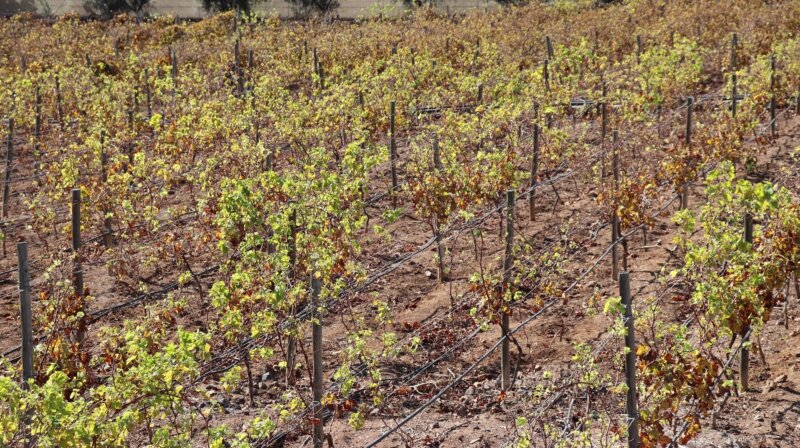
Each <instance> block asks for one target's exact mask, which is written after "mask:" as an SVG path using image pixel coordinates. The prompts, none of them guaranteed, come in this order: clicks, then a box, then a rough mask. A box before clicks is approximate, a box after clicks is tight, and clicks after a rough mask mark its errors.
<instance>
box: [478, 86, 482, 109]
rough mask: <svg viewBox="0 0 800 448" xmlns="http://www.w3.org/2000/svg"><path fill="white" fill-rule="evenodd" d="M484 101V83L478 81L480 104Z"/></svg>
mask: <svg viewBox="0 0 800 448" xmlns="http://www.w3.org/2000/svg"><path fill="white" fill-rule="evenodd" d="M482 102H483V83H482V82H478V104H481V103H482Z"/></svg>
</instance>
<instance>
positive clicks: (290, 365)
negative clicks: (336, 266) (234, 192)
mask: <svg viewBox="0 0 800 448" xmlns="http://www.w3.org/2000/svg"><path fill="white" fill-rule="evenodd" d="M290 204H294V201H292V202H291V203H290ZM288 243H289V254H288V255H289V269H290V273H289V276H290V278H291V279H292V280H294V279H295V278H296V277H297V275H296V269H297V213H296V209H294V208H292V211H291V214H290V215H289V241H288ZM290 312H291V318H292V319H294V318H295V315H296V314H297V306H296V305H292V307H291V311H290ZM286 346H287V347H286V385H287V386H293V385H294V383H295V364H296V362H295V355H296V352H297V341H296V340H295V337H294V336H289V340H288V341H287V343H286Z"/></svg>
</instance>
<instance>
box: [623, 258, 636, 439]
mask: <svg viewBox="0 0 800 448" xmlns="http://www.w3.org/2000/svg"><path fill="white" fill-rule="evenodd" d="M619 294H620V296H621V297H622V303H623V305H625V329H626V332H625V383H626V385H627V386H628V392H627V394H626V400H625V411H626V412H627V414H628V448H638V447H639V411H638V405H637V400H636V337H635V335H634V325H633V301H632V298H631V283H630V274H628V273H627V272H623V273H621V274H620V275H619Z"/></svg>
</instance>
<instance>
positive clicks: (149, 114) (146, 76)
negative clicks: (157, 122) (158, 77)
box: [144, 68, 153, 121]
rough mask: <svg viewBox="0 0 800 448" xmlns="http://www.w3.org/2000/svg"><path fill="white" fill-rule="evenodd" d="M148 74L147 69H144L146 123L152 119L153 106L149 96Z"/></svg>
mask: <svg viewBox="0 0 800 448" xmlns="http://www.w3.org/2000/svg"><path fill="white" fill-rule="evenodd" d="M149 79H150V72H148V70H147V68H145V69H144V94H145V96H146V97H147V121H150V119H151V118H152V117H153V104H152V98H151V96H150V81H149Z"/></svg>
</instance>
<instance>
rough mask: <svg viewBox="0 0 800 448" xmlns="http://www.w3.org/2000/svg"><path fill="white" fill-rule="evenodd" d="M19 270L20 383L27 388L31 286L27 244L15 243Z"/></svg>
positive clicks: (30, 373) (30, 356)
mask: <svg viewBox="0 0 800 448" xmlns="http://www.w3.org/2000/svg"><path fill="white" fill-rule="evenodd" d="M17 262H18V269H19V305H20V318H21V319H22V383H23V387H25V388H27V387H28V380H30V379H32V378H33V377H34V375H33V329H32V325H33V323H32V317H31V284H30V270H29V268H28V243H26V242H21V243H17Z"/></svg>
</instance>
